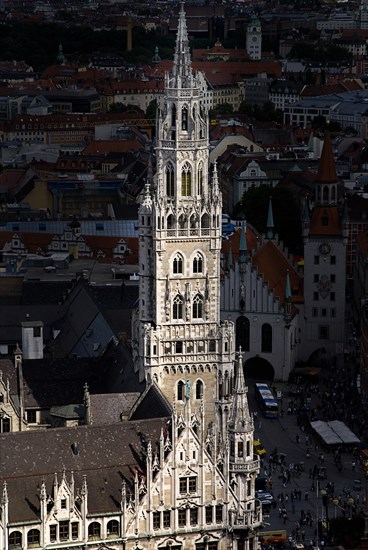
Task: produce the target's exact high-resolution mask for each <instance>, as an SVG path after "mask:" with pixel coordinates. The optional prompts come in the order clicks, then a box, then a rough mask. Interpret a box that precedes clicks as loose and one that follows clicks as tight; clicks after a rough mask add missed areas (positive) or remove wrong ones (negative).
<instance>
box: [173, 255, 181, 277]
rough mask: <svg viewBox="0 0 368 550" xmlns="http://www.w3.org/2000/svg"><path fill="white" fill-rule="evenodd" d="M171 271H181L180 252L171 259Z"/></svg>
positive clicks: (175, 272)
mask: <svg viewBox="0 0 368 550" xmlns="http://www.w3.org/2000/svg"><path fill="white" fill-rule="evenodd" d="M173 273H174V274H177V273H183V257H182V256H181V254H177V255H176V256H175V257H174V260H173Z"/></svg>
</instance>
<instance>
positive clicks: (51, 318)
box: [0, 304, 65, 345]
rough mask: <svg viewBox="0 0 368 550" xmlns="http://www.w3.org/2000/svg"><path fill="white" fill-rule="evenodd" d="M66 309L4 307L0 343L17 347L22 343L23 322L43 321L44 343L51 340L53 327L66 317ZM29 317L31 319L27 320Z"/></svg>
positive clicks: (25, 306)
mask: <svg viewBox="0 0 368 550" xmlns="http://www.w3.org/2000/svg"><path fill="white" fill-rule="evenodd" d="M64 312H65V307H64V306H60V305H56V304H50V305H49V304H38V305H34V304H27V305H23V304H22V305H6V304H4V305H2V306H1V315H0V342H1V343H6V344H8V345H15V344H16V343H17V342H19V345H20V344H21V342H22V326H21V323H22V322H23V321H27V320H31V321H42V322H43V338H44V342H48V341H49V340H51V334H52V325H53V324H54V323H55V322H57V321H58V320H59V319H61V318H62V317H63V315H64ZM27 315H29V318H27Z"/></svg>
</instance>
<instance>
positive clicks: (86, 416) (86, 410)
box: [83, 382, 92, 424]
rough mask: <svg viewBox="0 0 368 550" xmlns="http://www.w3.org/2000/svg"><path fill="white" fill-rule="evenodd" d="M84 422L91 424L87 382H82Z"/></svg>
mask: <svg viewBox="0 0 368 550" xmlns="http://www.w3.org/2000/svg"><path fill="white" fill-rule="evenodd" d="M83 401H84V422H85V423H86V424H92V414H91V396H90V393H89V389H88V384H87V382H86V383H85V384H84V395H83Z"/></svg>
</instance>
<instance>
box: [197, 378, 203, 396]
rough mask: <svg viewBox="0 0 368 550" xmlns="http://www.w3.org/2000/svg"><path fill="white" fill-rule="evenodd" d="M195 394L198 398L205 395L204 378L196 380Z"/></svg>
mask: <svg viewBox="0 0 368 550" xmlns="http://www.w3.org/2000/svg"><path fill="white" fill-rule="evenodd" d="M195 396H196V399H202V397H203V382H202V380H197V382H196V387H195Z"/></svg>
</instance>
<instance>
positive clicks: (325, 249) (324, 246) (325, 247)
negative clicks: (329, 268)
mask: <svg viewBox="0 0 368 550" xmlns="http://www.w3.org/2000/svg"><path fill="white" fill-rule="evenodd" d="M330 252H331V246H330V245H329V244H328V243H321V244H320V245H319V253H320V254H323V255H324V256H325V255H326V254H329V253H330Z"/></svg>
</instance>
